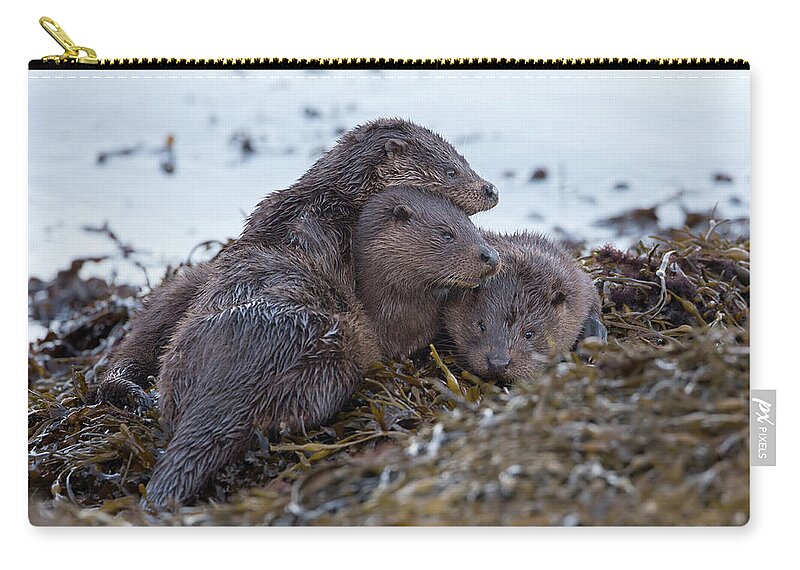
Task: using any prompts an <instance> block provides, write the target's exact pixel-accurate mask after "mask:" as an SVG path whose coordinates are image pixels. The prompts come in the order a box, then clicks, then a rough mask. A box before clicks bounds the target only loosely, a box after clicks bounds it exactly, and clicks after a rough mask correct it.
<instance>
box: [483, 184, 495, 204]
mask: <svg viewBox="0 0 800 570" xmlns="http://www.w3.org/2000/svg"><path fill="white" fill-rule="evenodd" d="M483 193H484V194H486V197H487V198H490V199H492V200H497V198H498V196H497V188H495V187H494V184H491V183H489V182H487V183H486V184H485V185H484V187H483Z"/></svg>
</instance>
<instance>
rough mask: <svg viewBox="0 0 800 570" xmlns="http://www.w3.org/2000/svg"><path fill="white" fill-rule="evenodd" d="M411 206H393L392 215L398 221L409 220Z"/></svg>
mask: <svg viewBox="0 0 800 570" xmlns="http://www.w3.org/2000/svg"><path fill="white" fill-rule="evenodd" d="M411 215H412V212H411V208H409V207H408V206H403V205H402V204H400V205H398V206H395V207H394V208H392V217H393V218H394V219H395V220H396V221H398V222H407V221H408V220H410V219H411Z"/></svg>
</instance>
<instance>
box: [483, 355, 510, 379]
mask: <svg viewBox="0 0 800 570" xmlns="http://www.w3.org/2000/svg"><path fill="white" fill-rule="evenodd" d="M486 362H487V364H488V370H489V376H503V375H504V374H505V373H506V371H507V370H508V367H509V366H511V357H510V356H509V355H508V354H496V353H492V354H490V355H489V356H487V357H486Z"/></svg>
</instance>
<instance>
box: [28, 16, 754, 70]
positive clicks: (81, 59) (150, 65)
mask: <svg viewBox="0 0 800 570" xmlns="http://www.w3.org/2000/svg"><path fill="white" fill-rule="evenodd" d="M39 24H41V26H42V27H43V28H44V29H45V31H46V32H47V33H48V34H49V35H50V36H51V37H52V38H53V39H54V40H55V41H56V42H58V44H59V45H60V46H61V47H62V48H63V49H64V53H63V54H61V55H48V56H45V57H43V58H41V59H35V60H32V61H31V62H30V63H29V64H28V69H65V68H69V69H88V68H92V69H97V68H108V69H186V68H195V69H597V70H604V69H661V70H664V69H684V70H690V69H720V70H722V69H750V63H749V62H747V61H746V60H744V59H733V58H666V59H628V58H606V57H601V58H577V59H576V58H566V59H510V58H449V59H392V58H373V57H357V58H329V59H325V58H323V59H294V58H222V59H175V58H117V59H100V58H98V57H97V53H96V52H95V51H94V50H93V49H91V48H87V47H83V46H79V45H76V44H75V42H73V41H72V39H70V37H69V36H68V35H67V33H66V32H65V31H64V29H63V28H62V27H61V26H59V25H58V24H57V23H56V22H55V21H54V20H53V19H52V18H48V17H46V16H43V17H42V18H40V19H39Z"/></svg>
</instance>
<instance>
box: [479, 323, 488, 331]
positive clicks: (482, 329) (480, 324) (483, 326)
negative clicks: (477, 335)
mask: <svg viewBox="0 0 800 570" xmlns="http://www.w3.org/2000/svg"><path fill="white" fill-rule="evenodd" d="M478 328H480V329H481V332H486V325H485V324H483V321H478Z"/></svg>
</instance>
